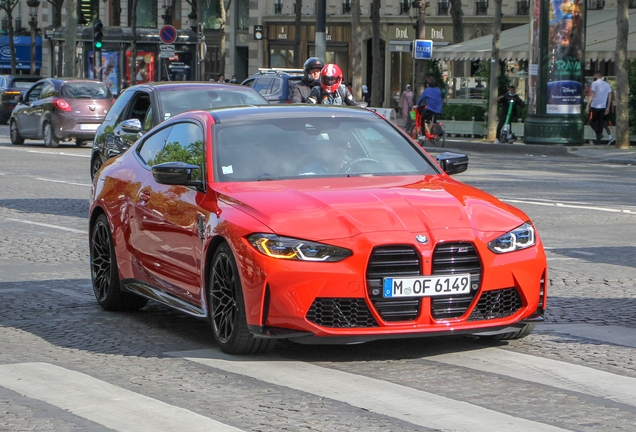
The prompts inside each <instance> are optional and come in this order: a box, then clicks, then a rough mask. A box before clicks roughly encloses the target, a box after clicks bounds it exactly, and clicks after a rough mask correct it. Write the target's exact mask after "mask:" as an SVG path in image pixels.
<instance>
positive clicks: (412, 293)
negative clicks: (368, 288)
mask: <svg viewBox="0 0 636 432" xmlns="http://www.w3.org/2000/svg"><path fill="white" fill-rule="evenodd" d="M469 292H470V274H469V273H466V274H456V275H452V276H417V277H406V278H384V285H383V289H382V293H383V295H384V297H385V298H391V297H433V296H444V295H451V294H468V293H469Z"/></svg>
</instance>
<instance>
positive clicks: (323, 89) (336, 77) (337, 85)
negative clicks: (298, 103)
mask: <svg viewBox="0 0 636 432" xmlns="http://www.w3.org/2000/svg"><path fill="white" fill-rule="evenodd" d="M307 103H313V104H324V105H350V106H358V103H357V102H356V101H355V100H354V99H353V95H352V94H351V92H350V91H349V89H347V86H345V85H344V84H342V69H340V67H339V66H338V65H337V64H326V65H325V66H324V67H323V68H322V70H321V71H320V85H319V86H315V87H313V88H312V89H311V92H310V93H309V97H308V98H307Z"/></svg>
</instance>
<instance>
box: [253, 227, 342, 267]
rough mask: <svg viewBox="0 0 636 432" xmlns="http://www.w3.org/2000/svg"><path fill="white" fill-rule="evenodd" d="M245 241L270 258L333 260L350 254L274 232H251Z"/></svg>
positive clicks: (333, 247)
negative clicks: (280, 235)
mask: <svg viewBox="0 0 636 432" xmlns="http://www.w3.org/2000/svg"><path fill="white" fill-rule="evenodd" d="M247 241H249V242H250V244H251V245H252V246H254V247H255V248H256V249H257V250H258V251H259V252H260V253H262V254H263V255H267V256H268V257H272V258H280V259H288V260H299V261H324V262H335V261H341V260H343V259H345V258H347V257H348V256H351V255H352V252H351V251H350V250H349V249H344V248H341V247H337V246H330V245H326V244H322V243H316V242H312V241H307V240H301V239H296V238H291V237H279V236H277V235H275V234H252V235H250V236H249V237H248V238H247Z"/></svg>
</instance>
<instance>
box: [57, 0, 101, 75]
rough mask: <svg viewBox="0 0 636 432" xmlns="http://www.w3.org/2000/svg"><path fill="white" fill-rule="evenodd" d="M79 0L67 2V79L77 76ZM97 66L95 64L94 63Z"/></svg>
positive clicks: (65, 50)
mask: <svg viewBox="0 0 636 432" xmlns="http://www.w3.org/2000/svg"><path fill="white" fill-rule="evenodd" d="M77 20H78V17H77V0H66V40H65V42H64V59H65V61H64V65H63V70H62V73H63V74H64V76H66V77H74V76H76V74H77V68H76V57H77V55H76V53H75V41H76V39H77ZM93 64H95V63H93Z"/></svg>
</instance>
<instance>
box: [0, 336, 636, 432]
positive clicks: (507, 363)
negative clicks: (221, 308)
mask: <svg viewBox="0 0 636 432" xmlns="http://www.w3.org/2000/svg"><path fill="white" fill-rule="evenodd" d="M165 354H166V356H167V357H170V358H172V359H179V360H182V361H185V362H187V363H191V364H196V365H197V366H198V367H199V368H201V369H200V370H203V371H204V372H203V373H205V371H206V370H208V371H209V373H213V372H214V373H219V372H220V373H224V374H231V375H232V376H236V377H238V378H239V379H241V380H244V379H249V380H251V381H250V382H256V383H260V385H265V386H271V387H272V388H276V389H277V391H278V392H284V391H285V389H289V391H294V392H303V393H304V394H309V395H313V396H317V397H319V398H323V399H325V400H331V401H335V402H338V403H340V404H344V405H345V406H349V407H351V410H360V412H370V413H373V414H375V415H377V416H380V417H381V418H383V419H387V421H389V422H390V421H391V419H395V420H394V421H399V423H400V424H409V425H413V428H415V429H418V430H420V429H421V430H441V431H467V432H481V431H483V432H492V431H512V430H514V431H515V432H523V431H529V432H530V431H532V432H536V431H565V430H578V429H577V428H575V427H573V426H572V425H569V426H568V425H564V424H557V423H554V422H549V421H548V420H543V421H542V420H541V416H537V415H536V413H531V412H519V413H517V414H516V415H513V414H511V413H510V412H503V410H498V409H497V408H496V407H493V406H487V405H486V404H478V403H471V402H468V401H466V400H461V399H460V398H452V397H448V395H446V396H444V395H440V394H436V392H435V388H434V387H432V388H430V389H429V388H427V389H426V390H424V389H422V388H418V387H417V386H415V385H413V386H410V385H402V384H397V383H395V382H392V381H391V380H389V379H382V378H378V377H377V376H375V377H373V376H365V375H363V374H361V373H351V372H348V371H346V370H342V369H337V368H331V367H327V366H326V365H320V364H313V363H308V362H303V361H297V360H290V359H286V358H282V357H275V356H261V357H236V356H229V355H226V354H223V353H222V352H220V351H219V350H217V349H202V350H190V351H176V352H168V353H165ZM418 361H422V362H426V363H427V364H435V365H440V367H441V368H443V367H455V368H460V369H462V370H468V371H472V372H474V374H475V376H477V375H479V374H489V376H497V377H501V378H502V379H504V378H510V379H512V380H513V381H514V380H518V381H522V382H524V383H527V384H528V385H530V384H531V385H539V386H545V387H546V388H551V389H557V390H559V391H564V392H568V394H570V393H571V394H579V395H583V396H584V397H585V398H587V399H590V398H597V399H600V400H608V401H611V402H612V403H615V404H617V405H614V406H613V409H614V412H615V413H618V414H615V415H618V416H619V417H620V412H621V411H620V410H621V409H624V410H625V411H624V412H625V413H626V416H631V417H630V418H632V417H634V418H636V390H634V389H636V378H632V377H626V376H622V375H618V374H614V373H609V372H604V371H600V370H597V369H594V368H590V367H586V366H581V365H575V364H571V363H567V362H563V361H557V360H551V359H546V358H543V357H538V356H534V355H530V354H522V353H518V352H513V351H509V350H505V349H501V348H496V347H482V348H480V349H473V350H466V351H458V352H450V353H444V354H432V355H429V356H426V357H425V358H422V359H419V360H418ZM473 385H478V384H473ZM0 387H3V388H5V389H8V390H11V391H13V392H16V393H18V394H20V395H22V396H24V397H26V398H30V399H34V400H38V401H41V402H44V403H46V404H50V405H51V406H54V407H57V408H61V409H63V410H66V411H67V412H70V413H72V414H73V415H75V416H77V417H79V418H83V419H86V420H89V421H91V422H93V423H96V424H98V425H101V426H103V427H104V428H106V429H108V430H114V431H122V432H129V431H130V432H133V431H134V432H139V431H141V432H144V431H153V432H162V431H192V432H199V431H201V432H203V431H212V432H217V431H218V432H238V431H248V430H254V428H253V426H250V425H245V427H244V428H243V429H241V428H240V427H237V425H241V421H240V419H237V420H236V422H233V425H229V424H226V423H224V422H222V421H219V420H217V419H214V418H211V417H210V416H207V415H204V414H201V413H197V412H194V411H192V410H189V409H187V408H186V407H183V406H177V405H176V404H171V403H166V402H164V401H161V400H158V399H155V398H152V397H148V396H146V395H144V394H142V393H143V392H142V390H140V391H139V392H135V391H131V390H129V389H126V388H123V387H120V386H117V385H113V384H111V383H108V382H106V381H104V380H101V379H97V378H94V377H91V376H89V375H87V374H85V373H81V372H77V371H74V370H71V369H67V368H64V367H60V366H57V365H53V364H49V363H44V362H32V363H17V364H4V365H0ZM172 400H173V401H174V398H173V399H172ZM621 407H624V408H621ZM210 412H214V410H211V411H210ZM227 418H228V417H227V416H226V417H225V422H227ZM140 419H143V421H140ZM1 420H2V413H1V412H0V425H1V424H2V421H1ZM404 422H405V423H404ZM619 424H620V422H619ZM621 427H623V426H620V427H619V428H618V429H620V428H621ZM265 429H267V428H265ZM267 430H271V429H267ZM290 430H293V427H292V428H291V429H290ZM316 430H320V429H316ZM343 430H344V429H343ZM604 430H609V429H607V428H606V429H604Z"/></svg>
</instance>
